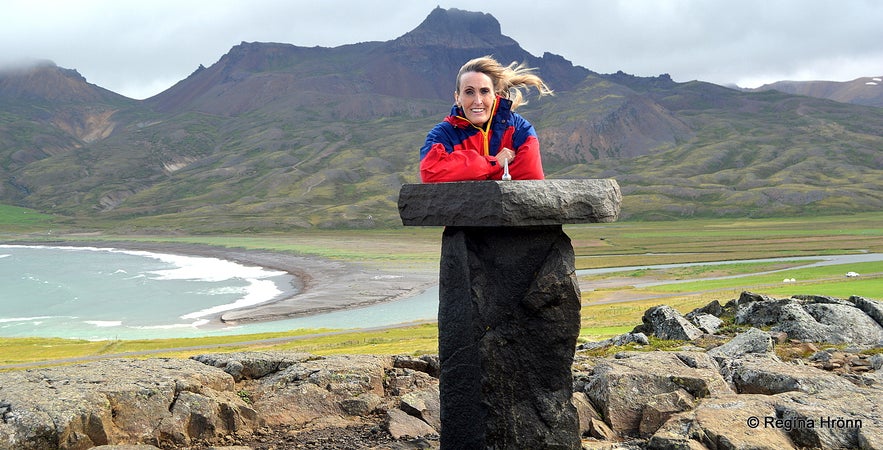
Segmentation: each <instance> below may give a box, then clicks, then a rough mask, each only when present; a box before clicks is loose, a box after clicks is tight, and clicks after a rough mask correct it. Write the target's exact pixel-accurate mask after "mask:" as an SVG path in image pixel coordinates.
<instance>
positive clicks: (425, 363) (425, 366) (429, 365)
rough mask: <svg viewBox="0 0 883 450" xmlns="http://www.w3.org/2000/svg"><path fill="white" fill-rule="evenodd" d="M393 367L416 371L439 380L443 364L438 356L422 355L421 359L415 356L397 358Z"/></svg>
mask: <svg viewBox="0 0 883 450" xmlns="http://www.w3.org/2000/svg"><path fill="white" fill-rule="evenodd" d="M393 367H396V368H400V369H411V370H416V371H419V372H423V373H426V374H428V375H429V376H431V377H435V378H438V375H439V373H440V372H441V364H440V363H439V361H438V355H422V356H420V357H419V358H415V357H413V356H396V357H395V358H394V360H393Z"/></svg>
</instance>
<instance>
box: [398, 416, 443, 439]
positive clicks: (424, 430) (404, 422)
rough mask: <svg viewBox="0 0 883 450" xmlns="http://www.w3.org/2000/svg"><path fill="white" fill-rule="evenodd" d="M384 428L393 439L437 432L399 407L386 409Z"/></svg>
mask: <svg viewBox="0 0 883 450" xmlns="http://www.w3.org/2000/svg"><path fill="white" fill-rule="evenodd" d="M386 429H387V430H388V431H389V434H391V435H392V437H393V438H395V439H402V438H406V437H421V436H430V435H435V434H438V431H436V430H435V429H434V428H432V427H431V426H429V425H428V424H427V423H426V422H424V421H422V420H420V419H418V418H416V417H414V416H411V415H409V414H408V413H406V412H404V411H402V410H400V409H390V410H389V411H387V418H386Z"/></svg>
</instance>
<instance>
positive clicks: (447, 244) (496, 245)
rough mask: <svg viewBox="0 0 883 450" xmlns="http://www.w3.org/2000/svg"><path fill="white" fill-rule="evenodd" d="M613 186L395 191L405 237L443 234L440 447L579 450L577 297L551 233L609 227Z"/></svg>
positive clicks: (568, 251) (496, 185)
mask: <svg viewBox="0 0 883 450" xmlns="http://www.w3.org/2000/svg"><path fill="white" fill-rule="evenodd" d="M621 201H622V196H621V194H620V192H619V186H618V185H617V184H616V182H615V181H613V180H549V181H508V182H497V181H489V182H464V183H439V184H424V185H405V186H403V187H402V191H401V192H400V194H399V211H400V215H401V217H402V222H403V223H404V224H405V225H444V226H446V228H445V231H444V234H443V237H442V252H441V267H440V271H439V312H438V324H439V325H438V326H439V357H440V360H441V376H440V383H439V384H440V392H441V447H442V449H444V450H453V449H482V450H483V449H579V448H580V438H579V425H578V417H577V413H576V409H575V408H574V406H573V405H572V404H571V397H572V389H573V380H572V377H571V366H572V364H573V354H574V351H575V348H576V339H577V337H578V335H579V327H580V316H579V311H580V293H579V285H578V283H577V280H576V276H575V274H574V272H575V270H574V255H573V247H572V246H571V244H570V238H568V237H567V235H566V234H565V233H564V231H563V228H562V224H564V223H580V222H612V221H614V220H615V219H616V218H617V217H618V215H619V207H620V203H621Z"/></svg>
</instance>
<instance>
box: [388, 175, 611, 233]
mask: <svg viewBox="0 0 883 450" xmlns="http://www.w3.org/2000/svg"><path fill="white" fill-rule="evenodd" d="M621 205H622V192H621V191H620V189H619V184H618V183H617V182H616V180H613V179H567V180H556V179H552V180H523V181H460V182H454V183H425V184H406V185H403V186H402V189H401V191H400V192H399V216H401V218H402V225H405V226H460V227H514V226H535V225H563V224H568V223H595V222H614V221H616V219H618V218H619V212H620V207H621Z"/></svg>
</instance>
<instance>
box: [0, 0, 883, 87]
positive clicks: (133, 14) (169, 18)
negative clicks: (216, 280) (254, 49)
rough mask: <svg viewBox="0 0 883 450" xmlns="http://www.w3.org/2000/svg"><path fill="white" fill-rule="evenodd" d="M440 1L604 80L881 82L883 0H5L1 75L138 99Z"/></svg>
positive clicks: (412, 21) (364, 36)
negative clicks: (38, 75) (40, 77)
mask: <svg viewBox="0 0 883 450" xmlns="http://www.w3.org/2000/svg"><path fill="white" fill-rule="evenodd" d="M538 5H539V6H538ZM436 6H441V7H442V8H457V9H463V10H467V11H475V12H483V13H488V14H491V15H492V16H494V17H495V18H496V19H497V20H498V21H499V22H500V25H501V30H502V33H503V34H504V35H506V36H509V37H510V38H512V39H514V40H515V41H517V42H518V43H519V44H520V45H521V47H522V48H524V49H525V50H527V51H528V52H530V53H531V54H533V55H535V56H542V55H543V53H545V52H550V53H554V54H557V55H560V56H562V57H564V58H565V59H567V60H569V61H571V62H573V63H574V64H575V65H579V66H583V67H585V68H587V69H589V70H593V71H595V72H600V73H613V72H617V71H620V70H621V71H623V72H626V73H630V74H633V75H637V76H657V75H659V74H663V73H667V74H669V75H670V76H671V77H672V78H673V79H674V80H675V81H677V82H686V81H691V80H701V81H708V82H712V83H717V84H722V85H737V86H740V87H749V88H750V87H758V86H760V85H762V84H765V83H771V82H774V81H780V80H797V81H806V80H829V81H850V80H853V79H856V78H860V77H872V76H873V77H879V76H883V25H881V24H883V1H879V0H571V1H565V0H544V1H536V0H530V1H520V0H508V1H504V0H483V1H481V2H474V1H472V2H470V1H461V0H410V1H401V0H395V1H391V0H235V1H234V0H4V1H3V4H2V9H0V69H5V68H11V67H18V66H21V65H23V64H27V63H29V62H33V61H38V60H49V61H52V62H54V63H55V64H56V65H58V66H60V67H63V68H66V69H76V70H77V71H78V72H79V73H80V74H81V75H83V76H84V77H85V78H86V79H87V80H88V81H89V82H90V83H92V84H96V85H98V86H101V87H103V88H105V89H109V90H111V91H114V92H117V93H119V94H122V95H125V96H127V97H131V98H136V99H143V98H147V97H150V96H153V95H156V94H158V93H160V92H162V91H164V90H165V89H168V88H169V87H171V86H172V85H173V84H175V83H176V82H178V81H180V80H182V79H184V78H186V77H187V76H188V75H190V74H191V73H192V72H193V71H194V70H196V69H197V67H198V66H199V65H204V66H206V67H208V66H210V65H212V64H214V63H215V62H217V61H218V60H219V59H220V58H221V57H222V56H223V55H224V54H225V53H227V52H228V51H229V50H230V49H231V48H232V47H233V46H235V45H237V44H239V43H240V42H243V41H245V42H279V43H287V44H293V45H298V46H304V47H313V46H322V47H337V46H340V45H345V44H354V43H358V42H368V41H389V40H393V39H395V38H397V37H399V36H401V35H403V34H405V33H407V32H408V31H411V30H413V29H414V28H416V27H417V26H418V25H419V24H420V23H421V22H422V21H423V20H424V19H425V18H426V16H428V15H429V13H430V12H431V11H432V10H433V9H434V8H435V7H436Z"/></svg>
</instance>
